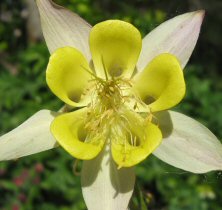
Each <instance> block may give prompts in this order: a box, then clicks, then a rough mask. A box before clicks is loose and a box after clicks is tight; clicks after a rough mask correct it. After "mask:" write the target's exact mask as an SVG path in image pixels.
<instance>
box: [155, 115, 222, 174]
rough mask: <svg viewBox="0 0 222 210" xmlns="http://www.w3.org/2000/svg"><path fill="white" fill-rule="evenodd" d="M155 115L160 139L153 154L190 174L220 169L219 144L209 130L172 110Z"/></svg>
mask: <svg viewBox="0 0 222 210" xmlns="http://www.w3.org/2000/svg"><path fill="white" fill-rule="evenodd" d="M157 118H158V121H159V123H160V129H161V131H162V132H163V137H164V139H163V141H162V144H161V145H160V146H159V147H158V148H157V149H156V150H155V151H154V153H153V154H154V155H155V156H156V157H158V158H159V159H161V160H162V161H164V162H166V163H168V164H170V165H172V166H175V167H177V168H181V169H183V170H186V171H190V172H193V173H206V172H209V171H213V170H222V144H221V143H220V141H219V140H218V139H217V138H216V136H215V135H214V134H213V133H212V132H211V131H210V130H209V129H207V128H206V127H205V126H203V125H202V124H200V123H199V122H197V121H196V120H194V119H192V118H190V117H187V116H186V115H183V114H181V113H178V112H174V111H169V112H167V111H165V112H162V113H159V114H157Z"/></svg>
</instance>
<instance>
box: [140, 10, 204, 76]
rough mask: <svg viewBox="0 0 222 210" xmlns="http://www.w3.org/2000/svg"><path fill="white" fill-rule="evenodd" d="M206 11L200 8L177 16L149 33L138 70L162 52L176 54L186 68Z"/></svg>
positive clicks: (144, 43)
mask: <svg viewBox="0 0 222 210" xmlns="http://www.w3.org/2000/svg"><path fill="white" fill-rule="evenodd" d="M204 13H205V12H204V11H203V10H199V11H195V12H189V13H185V14H182V15H179V16H176V17H174V18H172V19H170V20H168V21H166V22H164V23H162V24H161V25H159V26H158V27H157V28H155V29H154V30H153V31H151V32H150V33H149V34H147V35H146V36H145V37H144V39H143V45H142V51H141V54H140V57H139V60H138V63H137V69H138V71H139V72H140V71H142V70H143V69H144V68H145V67H146V66H147V64H148V63H149V62H150V61H151V60H152V59H153V58H154V57H156V56H157V55H159V54H160V53H171V54H173V55H175V56H176V57H177V58H178V60H179V61H180V63H181V66H182V68H184V67H185V65H186V64H187V62H188V60H189V58H190V56H191V54H192V52H193V49H194V47H195V45H196V42H197V39H198V37H199V33H200V27H201V24H202V22H203V18H204Z"/></svg>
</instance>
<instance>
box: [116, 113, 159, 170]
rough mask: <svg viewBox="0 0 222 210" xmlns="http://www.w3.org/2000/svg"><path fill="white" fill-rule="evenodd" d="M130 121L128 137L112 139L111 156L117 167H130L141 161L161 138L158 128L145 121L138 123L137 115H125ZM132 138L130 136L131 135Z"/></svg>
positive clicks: (155, 146)
mask: <svg viewBox="0 0 222 210" xmlns="http://www.w3.org/2000/svg"><path fill="white" fill-rule="evenodd" d="M126 117H127V119H128V122H129V123H130V131H131V134H130V135H129V136H128V139H120V141H119V142H118V141H112V156H113V159H114V161H115V162H116V163H117V164H118V166H119V167H131V166H134V165H136V164H138V163H139V162H141V161H143V160H144V159H145V158H146V157H147V156H148V155H150V154H151V153H152V152H153V151H154V150H155V149H156V148H157V146H159V144H160V143H161V140H162V134H161V131H160V129H159V128H158V127H157V126H156V125H154V124H152V123H151V122H149V121H147V122H146V123H145V125H144V124H141V123H139V121H140V120H139V119H138V117H137V118H135V117H134V116H133V115H132V114H129V113H127V115H126ZM130 136H131V137H132V138H131V137H130Z"/></svg>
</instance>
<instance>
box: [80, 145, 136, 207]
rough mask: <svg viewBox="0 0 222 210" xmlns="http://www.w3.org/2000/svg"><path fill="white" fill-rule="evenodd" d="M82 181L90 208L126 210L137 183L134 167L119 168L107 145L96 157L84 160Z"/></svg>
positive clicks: (83, 190)
mask: <svg viewBox="0 0 222 210" xmlns="http://www.w3.org/2000/svg"><path fill="white" fill-rule="evenodd" d="M81 182H82V192H83V197H84V200H85V203H86V205H87V208H88V210H117V209H118V210H126V209H128V205H129V201H130V198H131V196H132V193H133V189H134V184H135V173H134V168H121V169H117V165H116V164H115V163H114V161H113V159H112V157H111V153H110V150H109V149H108V146H107V148H106V149H104V151H102V152H101V153H100V155H99V156H97V157H96V158H95V159H93V160H89V161H84V162H83V168H82V174H81Z"/></svg>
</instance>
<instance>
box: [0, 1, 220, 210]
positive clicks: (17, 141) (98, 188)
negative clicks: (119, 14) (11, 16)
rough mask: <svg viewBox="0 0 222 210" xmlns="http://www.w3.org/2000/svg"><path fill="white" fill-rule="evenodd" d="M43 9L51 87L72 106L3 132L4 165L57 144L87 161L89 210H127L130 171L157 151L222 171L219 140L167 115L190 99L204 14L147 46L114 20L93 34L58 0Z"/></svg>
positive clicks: (162, 31)
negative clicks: (192, 61)
mask: <svg viewBox="0 0 222 210" xmlns="http://www.w3.org/2000/svg"><path fill="white" fill-rule="evenodd" d="M37 4H38V8H39V11H40V17H41V22H42V28H43V33H44V37H45V40H46V43H47V45H48V48H49V51H50V52H51V53H52V55H51V57H50V60H49V64H48V67H47V71H46V80H47V84H48V85H49V87H50V89H51V90H52V92H53V93H54V94H55V95H56V96H58V97H59V98H60V99H61V100H62V101H64V102H65V104H67V106H65V108H64V109H63V110H62V111H61V112H58V113H56V112H51V111H48V110H42V111H39V112H38V113H36V114H35V115H34V116H33V117H31V118H30V119H28V120H27V121H26V122H24V123H23V124H22V125H21V126H19V127H18V128H16V129H14V130H13V131H11V132H9V133H8V134H6V135H4V136H2V137H1V138H0V159H1V160H10V159H15V158H19V157H22V156H26V155H30V154H33V153H37V152H41V151H44V150H47V149H51V148H54V147H56V146H57V145H58V144H57V143H56V142H57V141H58V143H59V145H61V146H62V147H63V148H64V149H65V150H67V151H68V152H69V153H70V154H71V155H72V156H74V157H76V158H78V159H82V160H84V162H83V168H82V174H81V179H82V189H83V196H84V199H85V201H86V205H87V207H88V209H89V210H100V209H101V210H116V209H123V210H125V209H127V206H128V203H129V199H130V197H131V195H132V192H133V188H134V181H135V175H134V170H133V166H134V165H135V164H137V163H139V162H140V161H142V160H144V159H145V158H146V157H147V156H148V155H150V154H151V153H153V154H154V155H156V156H157V157H158V158H160V159H161V160H163V161H165V162H167V163H169V164H171V165H173V166H175V167H178V168H181V169H184V170H186V171H191V172H194V173H204V172H208V171H211V170H221V169H222V145H221V144H220V142H219V141H218V140H217V138H216V137H215V136H214V135H213V134H212V133H211V132H210V131H209V130H208V129H207V128H205V127H204V126H203V125H201V124H200V123H198V122H196V121H195V120H193V119H191V118H189V117H187V116H185V115H183V114H180V113H177V112H173V111H164V110H167V109H169V108H171V107H173V106H175V105H176V104H178V103H179V102H180V100H181V99H182V98H183V96H184V93H185V82H184V78H183V71H182V68H184V66H185V65H186V63H187V61H188V59H189V57H190V55H191V53H192V51H193V48H194V46H195V44H196V41H197V38H198V35H199V31H200V26H201V23H202V20H203V15H204V12H203V11H197V12H191V13H186V14H184V15H180V16H178V17H175V18H173V19H171V20H169V21H167V22H165V23H163V24H161V25H160V26H159V27H157V28H156V29H155V30H154V31H152V32H151V33H149V34H148V35H147V36H146V37H145V38H144V39H143V41H142V40H141V36H140V33H139V31H138V30H137V29H136V28H135V27H134V26H133V25H131V24H129V23H126V22H123V21H120V20H108V21H104V22H102V23H99V24H97V25H95V26H94V27H93V28H91V26H90V25H89V24H88V23H86V22H85V21H84V20H82V19H81V18H80V17H79V16H77V15H75V14H73V13H71V12H70V11H68V10H66V9H64V8H62V7H59V6H58V5H55V4H54V3H52V2H51V1H47V0H37ZM73 107H78V109H76V110H75V111H74V110H73ZM160 111H161V112H160ZM50 128H51V131H50ZM55 139H56V140H55Z"/></svg>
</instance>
